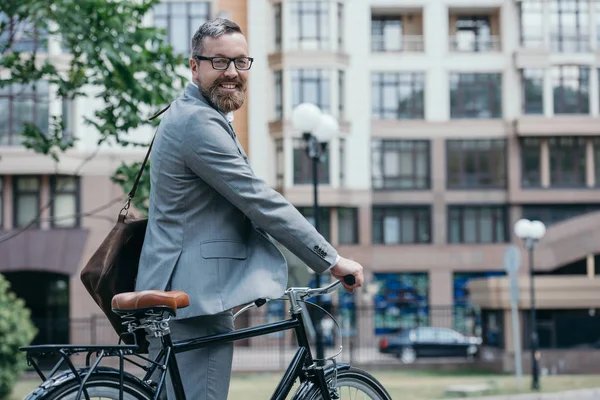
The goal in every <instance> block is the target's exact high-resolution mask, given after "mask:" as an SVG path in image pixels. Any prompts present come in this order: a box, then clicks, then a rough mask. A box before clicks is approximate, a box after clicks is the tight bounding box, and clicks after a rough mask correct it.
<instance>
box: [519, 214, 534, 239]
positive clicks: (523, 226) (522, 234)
mask: <svg viewBox="0 0 600 400" xmlns="http://www.w3.org/2000/svg"><path fill="white" fill-rule="evenodd" d="M515 235H517V237H518V238H519V239H525V238H528V237H530V236H531V221H530V220H528V219H525V218H523V219H520V220H518V221H517V222H516V223H515Z"/></svg>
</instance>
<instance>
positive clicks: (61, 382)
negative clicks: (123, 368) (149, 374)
mask: <svg viewBox="0 0 600 400" xmlns="http://www.w3.org/2000/svg"><path fill="white" fill-rule="evenodd" d="M70 375H71V376H70V377H66V378H65V377H63V378H62V379H53V380H50V381H46V382H44V383H43V384H41V385H40V386H38V387H37V388H36V389H34V390H33V391H32V392H31V393H30V394H29V395H28V396H27V397H26V398H25V400H75V398H76V397H77V392H78V391H79V387H80V385H79V380H78V379H77V378H75V376H74V375H73V374H72V373H70ZM85 388H86V390H87V392H88V394H89V396H90V400H93V399H95V398H98V397H100V398H102V399H110V400H119V388H120V383H119V375H118V371H116V373H114V372H113V373H107V372H94V373H93V374H92V376H90V378H89V379H88V381H87V382H86V384H85ZM153 397H154V393H153V392H152V390H151V389H149V388H148V387H147V386H145V385H143V384H142V383H140V382H138V381H137V380H136V379H132V378H131V377H130V376H127V375H126V376H125V377H124V379H123V400H151V399H152V398H153ZM84 399H85V395H82V396H81V400H84Z"/></svg>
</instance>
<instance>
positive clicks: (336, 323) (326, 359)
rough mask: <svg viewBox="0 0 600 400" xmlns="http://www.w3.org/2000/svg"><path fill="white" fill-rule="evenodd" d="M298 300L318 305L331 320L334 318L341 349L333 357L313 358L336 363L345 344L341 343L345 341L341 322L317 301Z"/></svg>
mask: <svg viewBox="0 0 600 400" xmlns="http://www.w3.org/2000/svg"><path fill="white" fill-rule="evenodd" d="M298 301H299V302H300V303H304V304H310V305H312V306H314V307H317V308H318V309H320V310H321V311H323V312H324V313H325V314H327V315H328V316H329V318H331V320H332V321H333V323H334V324H335V326H336V328H337V331H338V336H339V338H340V351H338V352H337V353H336V354H334V355H333V356H331V357H326V358H314V359H313V360H316V361H332V362H334V363H335V358H336V357H337V356H339V355H340V354H342V351H343V346H342V344H341V343H342V341H343V339H344V337H343V336H342V328H340V324H339V323H338V322H337V320H336V319H335V318H334V317H333V315H331V314H330V313H329V311H327V310H326V309H324V308H323V307H321V306H319V305H317V304H315V303H311V302H309V301H306V300H300V299H299V300H298Z"/></svg>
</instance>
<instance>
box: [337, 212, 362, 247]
mask: <svg viewBox="0 0 600 400" xmlns="http://www.w3.org/2000/svg"><path fill="white" fill-rule="evenodd" d="M337 216H338V242H339V244H358V208H350V207H339V208H338V209H337Z"/></svg>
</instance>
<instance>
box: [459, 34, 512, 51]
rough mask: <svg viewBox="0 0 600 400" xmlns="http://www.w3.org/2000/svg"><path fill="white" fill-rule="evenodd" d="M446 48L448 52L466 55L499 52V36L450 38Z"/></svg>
mask: <svg viewBox="0 0 600 400" xmlns="http://www.w3.org/2000/svg"><path fill="white" fill-rule="evenodd" d="M448 47H449V48H450V51H454V52H466V53H484V52H491V51H500V50H501V47H500V36H489V37H477V36H471V35H464V36H463V35H456V36H450V40H449V43H448Z"/></svg>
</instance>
